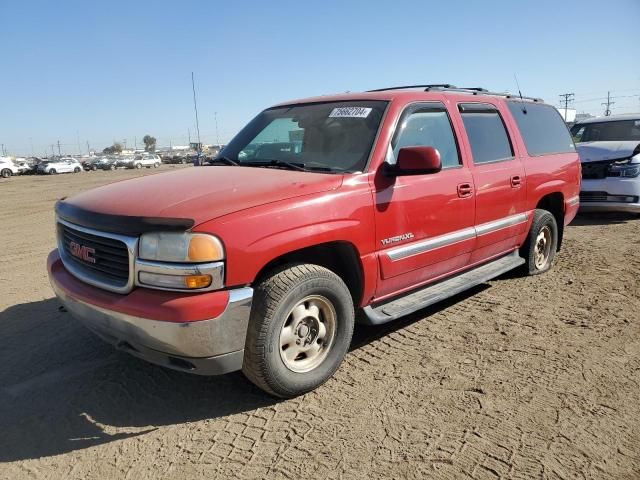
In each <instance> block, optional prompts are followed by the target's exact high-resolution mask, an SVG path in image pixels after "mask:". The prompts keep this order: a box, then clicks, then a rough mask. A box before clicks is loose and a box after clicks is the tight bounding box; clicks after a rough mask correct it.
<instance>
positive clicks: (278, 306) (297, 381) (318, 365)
mask: <svg viewBox="0 0 640 480" xmlns="http://www.w3.org/2000/svg"><path fill="white" fill-rule="evenodd" d="M353 325H354V309H353V300H352V297H351V293H350V292H349V289H348V288H347V286H346V285H345V283H344V282H343V281H342V279H341V278H340V277H339V276H338V275H336V274H335V273H333V272H332V271H330V270H328V269H326V268H324V267H321V266H318V265H311V264H294V265H287V266H285V267H283V268H281V269H279V270H276V271H275V272H274V273H273V274H272V275H270V276H269V277H267V278H266V279H265V280H263V281H262V282H260V283H259V284H258V286H257V287H256V290H255V295H254V302H253V308H252V309H251V317H250V320H249V329H248V332H247V340H246V344H245V350H244V363H243V367H242V371H243V373H244V374H245V376H246V377H247V378H248V379H249V380H251V381H252V382H253V383H254V384H255V385H257V386H258V387H260V388H261V389H263V390H264V391H266V392H267V393H270V394H271V395H275V396H278V397H281V398H291V397H295V396H298V395H301V394H303V393H306V392H309V391H311V390H313V389H315V388H317V387H319V386H320V385H322V384H323V383H324V382H326V381H327V380H328V379H329V378H331V376H332V375H333V374H334V373H335V371H336V370H337V369H338V367H339V366H340V364H341V363H342V360H343V359H344V356H345V354H346V353H347V350H348V349H349V345H350V344H351V337H352V335H353Z"/></svg>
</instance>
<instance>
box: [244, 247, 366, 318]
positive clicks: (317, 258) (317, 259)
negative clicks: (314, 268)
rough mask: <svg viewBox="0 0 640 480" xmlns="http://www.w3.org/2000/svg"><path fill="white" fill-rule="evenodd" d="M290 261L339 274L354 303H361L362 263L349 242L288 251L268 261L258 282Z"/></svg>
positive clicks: (258, 276)
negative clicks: (320, 267) (318, 266)
mask: <svg viewBox="0 0 640 480" xmlns="http://www.w3.org/2000/svg"><path fill="white" fill-rule="evenodd" d="M289 263H311V264H314V265H320V266H322V267H325V268H327V269H329V270H331V271H332V272H334V273H335V274H336V275H338V276H339V277H340V278H342V280H343V281H344V283H345V284H346V285H347V287H348V288H349V292H351V297H352V298H353V305H354V307H355V308H357V307H358V305H360V300H361V298H362V288H363V274H362V265H361V264H360V259H359V255H358V252H357V250H356V248H355V247H354V246H353V245H352V244H351V243H348V242H330V243H322V244H320V245H314V246H312V247H307V248H303V249H300V250H294V251H292V252H288V253H286V254H284V255H281V256H280V257H277V258H274V259H273V260H271V261H270V262H269V263H267V264H266V265H265V266H264V267H262V269H261V270H260V272H258V275H257V276H256V283H259V282H261V281H262V280H263V279H264V278H266V277H267V276H269V274H270V272H272V271H273V270H274V269H275V268H278V267H280V266H282V265H286V264H289Z"/></svg>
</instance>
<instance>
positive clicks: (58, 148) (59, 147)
mask: <svg viewBox="0 0 640 480" xmlns="http://www.w3.org/2000/svg"><path fill="white" fill-rule="evenodd" d="M58 156H59V157H61V156H62V155H61V154H60V140H58Z"/></svg>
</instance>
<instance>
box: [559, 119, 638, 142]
mask: <svg viewBox="0 0 640 480" xmlns="http://www.w3.org/2000/svg"><path fill="white" fill-rule="evenodd" d="M571 135H572V136H573V139H574V140H575V142H576V143H579V142H610V141H625V140H640V119H636V120H611V121H607V122H593V123H584V124H576V125H574V126H573V127H572V128H571Z"/></svg>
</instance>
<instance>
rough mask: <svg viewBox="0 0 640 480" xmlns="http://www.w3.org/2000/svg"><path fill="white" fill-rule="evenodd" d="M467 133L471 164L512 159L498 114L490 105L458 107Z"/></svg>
mask: <svg viewBox="0 0 640 480" xmlns="http://www.w3.org/2000/svg"><path fill="white" fill-rule="evenodd" d="M458 108H459V110H460V114H461V116H462V122H463V123H464V128H465V130H466V131H467V137H468V138H469V144H470V145H471V154H472V155H473V163H475V164H480V163H489V162H496V161H500V160H509V159H512V158H513V149H512V147H511V142H510V141H509V136H508V134H507V130H506V128H505V126H504V123H503V121H502V118H501V117H500V114H499V113H498V111H497V110H496V109H495V107H493V106H491V105H481V104H461V105H459V106H458Z"/></svg>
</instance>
